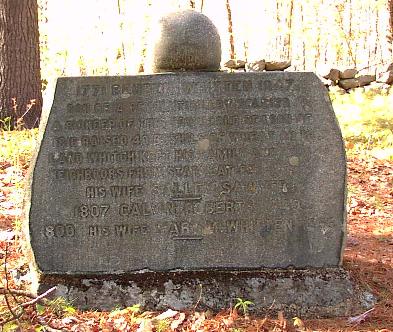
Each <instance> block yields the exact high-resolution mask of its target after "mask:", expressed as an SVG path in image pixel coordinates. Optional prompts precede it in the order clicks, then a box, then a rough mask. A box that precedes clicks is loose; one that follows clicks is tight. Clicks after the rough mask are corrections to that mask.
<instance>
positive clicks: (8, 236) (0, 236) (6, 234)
mask: <svg viewBox="0 0 393 332" xmlns="http://www.w3.org/2000/svg"><path fill="white" fill-rule="evenodd" d="M14 238H15V232H14V231H0V241H1V242H7V241H11V240H13V239H14Z"/></svg>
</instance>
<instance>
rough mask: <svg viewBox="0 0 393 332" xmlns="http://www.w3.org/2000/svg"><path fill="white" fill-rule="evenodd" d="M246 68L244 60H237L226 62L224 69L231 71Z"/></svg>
mask: <svg viewBox="0 0 393 332" xmlns="http://www.w3.org/2000/svg"><path fill="white" fill-rule="evenodd" d="M245 66H246V62H245V61H243V60H235V59H231V60H229V61H227V62H225V64H224V67H227V68H229V69H242V68H244V67H245Z"/></svg>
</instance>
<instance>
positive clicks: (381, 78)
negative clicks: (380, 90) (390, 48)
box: [377, 63, 393, 84]
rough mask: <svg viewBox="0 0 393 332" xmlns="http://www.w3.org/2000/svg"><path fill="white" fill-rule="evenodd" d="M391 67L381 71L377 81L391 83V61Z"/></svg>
mask: <svg viewBox="0 0 393 332" xmlns="http://www.w3.org/2000/svg"><path fill="white" fill-rule="evenodd" d="M391 66H392V69H391V70H390V71H388V72H386V73H381V74H379V76H378V79H377V82H381V83H386V84H393V63H392V64H391Z"/></svg>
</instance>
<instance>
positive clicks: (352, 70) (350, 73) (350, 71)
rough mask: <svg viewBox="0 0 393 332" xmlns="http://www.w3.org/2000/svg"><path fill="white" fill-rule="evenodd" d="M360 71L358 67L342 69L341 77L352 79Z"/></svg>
mask: <svg viewBox="0 0 393 332" xmlns="http://www.w3.org/2000/svg"><path fill="white" fill-rule="evenodd" d="M357 73H358V71H357V69H356V68H349V69H344V70H343V71H340V79H350V78H355V76H356V74H357Z"/></svg>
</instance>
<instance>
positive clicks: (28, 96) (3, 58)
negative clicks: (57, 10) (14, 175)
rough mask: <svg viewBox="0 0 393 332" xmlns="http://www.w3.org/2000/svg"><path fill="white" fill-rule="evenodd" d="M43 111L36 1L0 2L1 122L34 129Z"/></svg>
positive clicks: (14, 0) (1, 0)
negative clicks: (6, 121) (5, 121)
mask: <svg viewBox="0 0 393 332" xmlns="http://www.w3.org/2000/svg"><path fill="white" fill-rule="evenodd" d="M41 110H42V94H41V75H40V50H39V32H38V6H37V1H36V0H0V119H2V120H3V121H4V119H7V118H8V119H9V125H10V126H11V128H16V127H19V126H20V125H22V126H24V127H25V128H33V127H37V126H38V124H39V121H40V117H41ZM2 123H3V125H4V122H2Z"/></svg>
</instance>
